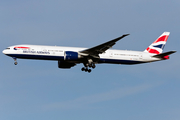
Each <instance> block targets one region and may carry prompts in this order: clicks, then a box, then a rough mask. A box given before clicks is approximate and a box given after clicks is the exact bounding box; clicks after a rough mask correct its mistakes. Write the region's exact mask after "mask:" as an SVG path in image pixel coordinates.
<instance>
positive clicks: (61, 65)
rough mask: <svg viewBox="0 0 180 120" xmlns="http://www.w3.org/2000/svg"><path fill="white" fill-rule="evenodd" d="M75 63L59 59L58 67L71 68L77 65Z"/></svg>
mask: <svg viewBox="0 0 180 120" xmlns="http://www.w3.org/2000/svg"><path fill="white" fill-rule="evenodd" d="M75 65H76V64H75V63H69V62H65V61H58V67H59V68H65V69H67V68H71V67H73V66H75Z"/></svg>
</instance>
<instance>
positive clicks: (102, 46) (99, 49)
mask: <svg viewBox="0 0 180 120" xmlns="http://www.w3.org/2000/svg"><path fill="white" fill-rule="evenodd" d="M128 35H129V34H124V35H122V36H121V37H118V38H116V39H113V40H110V41H108V42H106V43H103V44H100V45H98V46H95V47H92V48H89V49H86V50H83V51H80V53H85V54H89V55H95V56H97V55H99V54H101V53H104V52H105V51H106V50H107V49H109V48H111V47H112V46H113V45H115V44H116V42H117V41H119V40H120V39H122V38H124V37H126V36H128Z"/></svg>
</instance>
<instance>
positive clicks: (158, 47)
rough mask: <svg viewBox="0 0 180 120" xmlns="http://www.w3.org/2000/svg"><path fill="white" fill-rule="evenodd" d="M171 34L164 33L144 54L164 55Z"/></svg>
mask: <svg viewBox="0 0 180 120" xmlns="http://www.w3.org/2000/svg"><path fill="white" fill-rule="evenodd" d="M169 34H170V32H164V33H163V34H162V35H161V36H159V38H158V39H157V40H155V41H154V42H153V43H152V44H151V45H150V46H149V47H148V48H147V49H146V50H145V51H144V52H148V53H154V54H160V53H162V51H163V49H164V46H165V44H166V41H167V39H168V37H169Z"/></svg>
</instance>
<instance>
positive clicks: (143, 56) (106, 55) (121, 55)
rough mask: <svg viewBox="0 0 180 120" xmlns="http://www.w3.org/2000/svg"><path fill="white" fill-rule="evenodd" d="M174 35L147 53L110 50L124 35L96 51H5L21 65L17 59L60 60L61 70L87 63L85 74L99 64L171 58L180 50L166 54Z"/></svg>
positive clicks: (42, 48)
mask: <svg viewBox="0 0 180 120" xmlns="http://www.w3.org/2000/svg"><path fill="white" fill-rule="evenodd" d="M169 34H170V32H164V33H163V34H162V35H161V36H160V37H159V38H157V40H155V41H154V42H153V43H152V44H151V45H150V46H149V47H148V48H147V49H145V50H144V51H142V52H140V51H127V50H113V49H109V48H111V47H112V46H113V45H115V44H116V42H117V41H119V40H120V39H122V38H124V37H126V36H128V35H129V34H124V35H122V36H121V37H118V38H116V39H113V40H111V41H108V42H105V43H103V44H100V45H98V46H95V47H92V48H78V47H57V46H40V45H15V46H10V47H8V48H6V49H5V50H3V53H4V54H5V55H8V56H10V57H12V58H13V59H14V61H15V62H14V64H15V65H17V58H21V59H39V60H56V61H58V67H59V68H71V67H73V66H75V65H76V64H79V63H83V64H84V67H83V68H82V69H81V70H82V71H85V72H91V69H90V68H95V67H96V65H95V64H99V63H111V64H128V65H130V64H140V63H149V62H154V61H160V60H167V59H169V55H170V54H172V53H175V52H176V51H169V52H165V53H162V51H163V48H164V46H165V44H166V41H167V39H168V37H169Z"/></svg>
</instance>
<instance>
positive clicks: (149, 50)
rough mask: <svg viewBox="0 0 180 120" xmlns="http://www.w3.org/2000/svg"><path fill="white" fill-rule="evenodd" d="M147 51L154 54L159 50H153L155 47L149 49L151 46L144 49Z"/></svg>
mask: <svg viewBox="0 0 180 120" xmlns="http://www.w3.org/2000/svg"><path fill="white" fill-rule="evenodd" d="M146 50H147V51H148V52H149V53H154V54H159V53H160V52H159V51H157V50H155V49H151V48H149V47H148V48H147V49H146Z"/></svg>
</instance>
